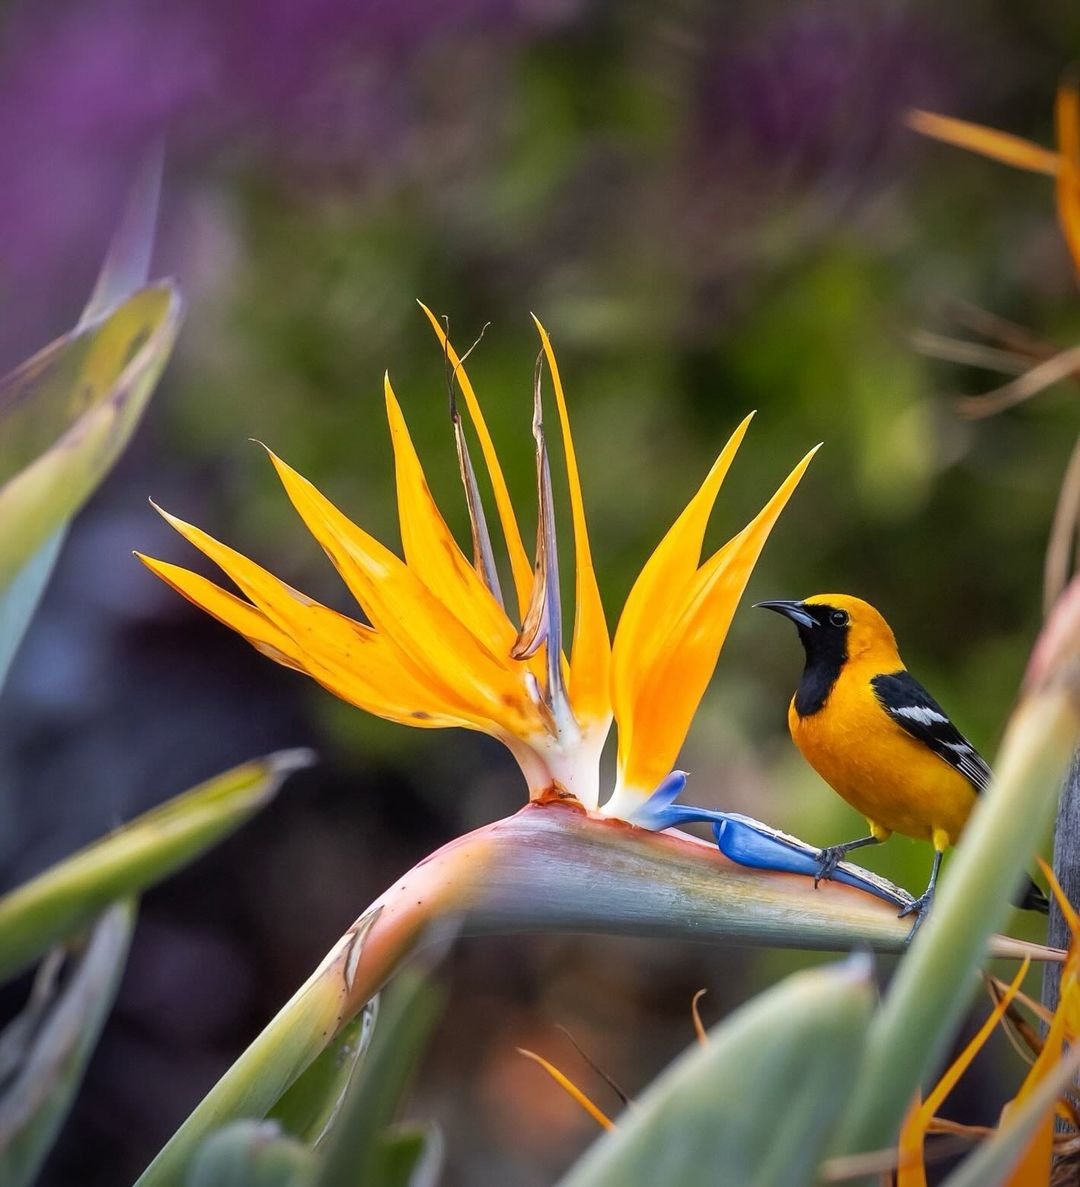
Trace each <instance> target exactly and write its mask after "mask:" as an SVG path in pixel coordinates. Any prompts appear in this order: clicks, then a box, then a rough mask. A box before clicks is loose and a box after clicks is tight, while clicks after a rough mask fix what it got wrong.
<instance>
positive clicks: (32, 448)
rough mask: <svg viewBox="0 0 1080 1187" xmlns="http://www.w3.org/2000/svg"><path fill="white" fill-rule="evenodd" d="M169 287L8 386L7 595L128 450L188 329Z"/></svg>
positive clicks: (4, 480)
mask: <svg viewBox="0 0 1080 1187" xmlns="http://www.w3.org/2000/svg"><path fill="white" fill-rule="evenodd" d="M180 314H181V301H180V295H179V292H178V291H177V289H176V288H175V287H174V285H173V284H172V283H171V282H169V281H161V282H159V283H157V284H153V285H149V286H147V287H146V288H143V289H140V290H139V291H138V292H136V293H135V294H133V295H132V296H130V297H128V298H127V299H126V300H125V301H124V302H123V303H122V304H120V305H117V306H115V307H114V308H113V309H112V311H111V312H109V313H108V314H106V315H105V316H104V317H102V318H99V319H98V320H96V321H93V322H89V323H87V324H86V325H83V326H80V327H78V328H76V329H75V330H73V331H71V333H69V334H66V335H64V336H63V337H62V338H58V339H57V340H56V341H55V342H53V343H52V344H51V345H50V346H47V347H45V349H44V350H42V351H41V352H39V353H38V354H36V355H35V356H34V357H33V358H31V359H30V360H28V361H27V362H25V363H23V364H22V365H21V366H20V367H18V368H17V369H16V370H15V371H13V372H12V373H11V374H9V375H8V376H7V377H6V378H4V379H2V380H0V429H2V431H0V523H2V524H3V525H4V530H3V534H2V536H0V590H2V589H6V588H7V586H9V585H10V584H11V582H12V581H13V580H14V578H15V576H16V574H17V573H18V572H19V571H20V570H21V569H22V568H23V567H24V566H25V565H26V564H27V563H28V562H29V561H30V559H31V557H33V556H34V554H35V553H36V552H37V551H38V550H39V549H40V548H41V547H42V546H43V545H44V543H45V541H46V540H48V539H49V537H50V536H52V535H53V534H54V533H55V532H56V531H57V529H58V528H60V527H61V526H62V525H63V524H65V523H66V522H67V521H68V520H69V519H70V518H71V517H72V516H73V515H74V514H75V512H76V511H78V510H79V508H80V507H81V506H82V505H83V503H84V502H85V501H86V499H87V498H88V497H89V496H90V494H91V493H92V492H93V491H94V490H95V489H96V487H97V486H98V484H99V483H100V482H101V480H102V478H104V476H105V475H106V474H107V473H108V471H109V469H110V468H111V467H112V465H113V463H114V462H115V461H116V458H117V457H118V456H119V454H120V452H121V451H122V450H123V448H124V446H125V445H126V444H127V441H128V439H129V438H130V436H131V434H132V432H133V431H134V429H135V426H136V424H137V423H138V421H139V417H140V416H141V415H142V411H143V409H144V407H145V406H146V402H147V400H149V398H150V394H151V392H152V391H153V389H154V384H155V383H156V382H157V379H158V376H159V375H160V374H161V371H162V368H163V367H164V366H165V362H166V360H167V359H168V357H169V353H170V352H171V350H172V346H173V343H174V341H175V340H176V334H177V331H178V330H179V326H180Z"/></svg>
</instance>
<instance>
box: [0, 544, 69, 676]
mask: <svg viewBox="0 0 1080 1187" xmlns="http://www.w3.org/2000/svg"><path fill="white" fill-rule="evenodd" d="M66 533H67V529H66V527H64V526H62V527H59V528H57V529H56V531H55V532H53V534H52V535H51V536H50V537H49V538H48V539H47V540H46V541H45V543H44V544H42V546H41V547H40V548H39V549H38V550H37V552H36V553H34V555H33V556H32V557H31V558H30V560H29V561H27V563H26V564H25V565H23V567H22V568H21V569H20V570H19V572H18V573H17V574H16V575H15V578H14V580H13V581H12V582H11V584H10V585H9V586H8V587H7V589H6V590H4V591H3V592H2V593H0V688H3V686H4V681H5V680H6V679H7V674H8V670H9V669H10V667H11V661H12V660H13V659H14V658H15V652H16V651H18V649H19V644H20V643H21V642H22V637H23V635H24V634H26V628H27V627H28V626H29V625H30V620H31V619H32V618H33V617H34V612H35V611H36V610H37V608H38V602H40V601H41V595H42V594H43V593H44V592H45V586H46V585H47V584H48V582H49V578H50V577H51V576H52V571H53V568H54V566H55V565H56V558H57V557H58V556H59V555H60V547H61V545H62V544H63V543H64V536H65V535H66Z"/></svg>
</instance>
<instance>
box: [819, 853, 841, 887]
mask: <svg viewBox="0 0 1080 1187" xmlns="http://www.w3.org/2000/svg"><path fill="white" fill-rule="evenodd" d="M846 853H847V850H846V849H845V848H844V846H843V845H830V846H829V847H828V848H827V849H822V850H821V852H820V853H818V867H817V869H816V870H815V871H814V889H815V890H817V885H818V883H819V882H828V881H830V880H831V878H832V876H833V874H834V873H835V871H836V867H837V866H838V865H839V864H840V863H841V862H842V861H843V860H844V856H845V854H846Z"/></svg>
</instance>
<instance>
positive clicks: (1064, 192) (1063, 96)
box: [1054, 82, 1080, 271]
mask: <svg viewBox="0 0 1080 1187" xmlns="http://www.w3.org/2000/svg"><path fill="white" fill-rule="evenodd" d="M1054 114H1055V123H1056V125H1057V140H1058V148H1059V149H1060V153H1061V156H1060V159H1061V168H1060V171H1059V173H1058V178H1057V208H1058V221H1059V222H1060V223H1061V231H1062V234H1063V235H1064V236H1065V242H1066V244H1068V248H1069V254H1070V255H1071V256H1072V259H1073V264H1074V266H1075V267H1076V269H1077V270H1078V271H1080V92H1078V91H1077V88H1076V84H1075V83H1073V82H1067V83H1064V84H1063V85H1062V86H1061V87H1060V88H1059V89H1058V93H1057V103H1056V106H1055V113H1054Z"/></svg>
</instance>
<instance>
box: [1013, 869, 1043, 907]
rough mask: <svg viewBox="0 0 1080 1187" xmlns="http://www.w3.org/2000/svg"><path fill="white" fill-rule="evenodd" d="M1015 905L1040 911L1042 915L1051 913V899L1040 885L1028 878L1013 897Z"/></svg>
mask: <svg viewBox="0 0 1080 1187" xmlns="http://www.w3.org/2000/svg"><path fill="white" fill-rule="evenodd" d="M1013 906H1014V907H1019V908H1020V910H1021V911H1038V912H1039V913H1040V914H1041V915H1048V914H1049V913H1050V900H1049V899H1048V898H1047V897H1046V895H1045V894H1043V892H1042V891H1041V890H1040V889H1039V887H1038V886H1036V885H1035V883H1034V882H1033V881H1032V879H1031V878H1028V879H1027V880H1026V881H1025V882H1024V884H1023V885H1022V886H1021V887H1020V889H1019V890H1018V891H1017V892H1016V895H1015V897H1014V898H1013Z"/></svg>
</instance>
